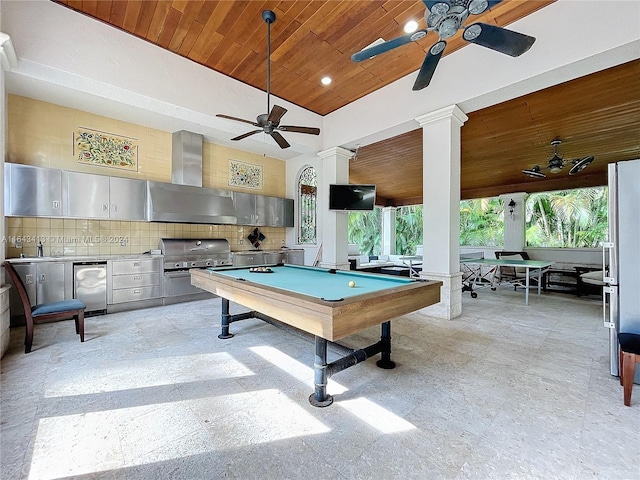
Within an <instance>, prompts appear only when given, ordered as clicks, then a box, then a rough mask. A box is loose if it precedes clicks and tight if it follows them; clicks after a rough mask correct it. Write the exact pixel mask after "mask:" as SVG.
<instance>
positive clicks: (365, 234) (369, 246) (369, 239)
mask: <svg viewBox="0 0 640 480" xmlns="http://www.w3.org/2000/svg"><path fill="white" fill-rule="evenodd" d="M347 236H348V239H349V243H357V244H358V245H360V253H361V254H363V255H380V248H381V247H380V246H381V245H382V210H380V208H378V207H375V208H374V209H373V211H372V212H349V223H348V234H347Z"/></svg>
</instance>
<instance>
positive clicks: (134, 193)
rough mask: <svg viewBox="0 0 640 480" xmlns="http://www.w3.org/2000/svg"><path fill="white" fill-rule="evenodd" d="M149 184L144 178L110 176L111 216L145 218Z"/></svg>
mask: <svg viewBox="0 0 640 480" xmlns="http://www.w3.org/2000/svg"><path fill="white" fill-rule="evenodd" d="M146 202H147V185H146V182H144V181H143V180H135V179H132V178H119V177H111V178H109V218H111V219H114V220H131V221H136V220H138V221H142V220H145V210H146Z"/></svg>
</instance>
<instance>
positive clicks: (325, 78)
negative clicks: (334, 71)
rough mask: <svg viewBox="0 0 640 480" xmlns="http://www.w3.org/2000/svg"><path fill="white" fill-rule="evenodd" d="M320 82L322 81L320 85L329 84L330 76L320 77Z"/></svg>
mask: <svg viewBox="0 0 640 480" xmlns="http://www.w3.org/2000/svg"><path fill="white" fill-rule="evenodd" d="M320 83H322V85H329V84H330V83H331V77H322V79H321V80H320Z"/></svg>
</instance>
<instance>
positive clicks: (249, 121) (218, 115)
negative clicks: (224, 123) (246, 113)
mask: <svg viewBox="0 0 640 480" xmlns="http://www.w3.org/2000/svg"><path fill="white" fill-rule="evenodd" d="M216 117H220V118H226V119H227V120H235V121H236V122H242V123H248V124H249V125H253V126H254V127H259V126H260V125H258V124H257V123H256V122H252V121H251V120H245V119H243V118H237V117H230V116H229V115H222V114H221V113H219V114H217V115H216Z"/></svg>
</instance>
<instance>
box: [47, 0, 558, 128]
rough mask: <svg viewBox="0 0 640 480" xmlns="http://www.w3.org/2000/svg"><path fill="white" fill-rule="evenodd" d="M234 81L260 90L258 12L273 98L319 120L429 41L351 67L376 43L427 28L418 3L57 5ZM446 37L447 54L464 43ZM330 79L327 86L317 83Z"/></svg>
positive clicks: (244, 0)
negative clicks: (268, 19)
mask: <svg viewBox="0 0 640 480" xmlns="http://www.w3.org/2000/svg"><path fill="white" fill-rule="evenodd" d="M55 1H56V2H57V3H60V4H63V5H66V6H68V7H69V8H72V9H74V10H77V11H78V12H82V13H84V14H86V15H89V16H91V17H94V18H96V19H98V20H101V21H103V22H106V23H108V24H110V25H113V26H114V27H116V28H119V29H122V30H124V31H126V32H129V33H131V34H132V35H135V36H137V37H140V38H141V39H144V40H146V41H148V42H151V43H153V44H156V45H158V46H159V47H162V48H165V49H167V50H170V51H172V52H174V53H176V54H178V55H181V56H183V57H186V58H188V59H190V60H193V61H194V62H197V63H199V64H201V65H204V66H206V67H209V68H211V69H213V70H216V71H217V72H220V73H223V74H225V75H227V76H229V77H231V78H234V79H236V80H239V81H240V82H243V83H246V84H249V85H252V86H254V87H256V88H259V89H261V90H266V79H267V24H266V23H265V22H264V20H262V16H261V15H262V12H263V11H264V10H266V9H269V10H272V11H273V12H274V13H275V14H276V21H275V22H274V23H273V24H272V25H271V92H272V93H273V94H274V95H276V96H278V97H281V98H284V99H286V100H288V101H290V102H292V103H295V104H296V105H299V106H301V107H304V108H306V109H308V110H311V111H313V112H316V113H318V114H320V115H326V114H328V113H330V112H332V111H334V110H337V109H338V108H340V107H343V106H344V105H346V104H348V103H351V102H353V101H354V100H357V99H358V98H361V97H363V96H365V95H367V94H368V93H371V92H373V91H374V90H377V89H379V88H381V87H383V86H385V85H388V84H389V83H391V82H393V81H395V80H398V79H399V78H401V77H404V76H405V75H408V74H410V73H412V72H414V71H416V70H417V69H418V68H419V67H420V65H421V64H422V61H423V60H424V57H425V54H426V52H427V50H428V49H429V48H430V47H431V46H432V45H433V44H434V43H435V42H436V41H437V39H438V37H437V35H436V34H434V33H431V34H429V35H427V36H426V37H424V38H423V39H421V40H418V41H417V42H414V43H412V44H410V45H406V46H404V47H403V48H402V49H399V50H396V51H395V52H394V54H393V55H390V56H386V60H385V61H383V62H377V61H376V62H360V63H354V62H352V61H351V55H352V54H353V53H355V52H357V51H359V50H361V49H362V48H364V47H366V46H367V45H369V44H370V43H372V42H373V41H374V40H377V39H378V38H383V39H385V40H390V39H392V38H395V37H398V36H400V35H404V32H403V30H402V29H403V26H404V24H405V23H406V22H407V21H409V20H416V21H418V23H419V25H420V28H425V27H426V25H425V20H424V13H425V5H424V3H423V2H422V1H421V0H390V1H385V0H382V1H381V0H331V1H325V0H269V1H262V0H240V1H237V0H234V1H229V0H223V1H212V0H206V1H205V0H188V1H185V0H173V1H171V0H145V1H139V0H99V1H97V0H55ZM553 1H555V0H535V1H523V0H507V1H503V2H501V3H499V4H497V5H495V6H494V7H492V8H491V9H489V10H487V11H486V12H485V13H483V14H482V15H476V16H474V17H473V19H474V21H480V22H485V23H491V24H496V25H500V26H505V25H508V24H509V23H512V22H514V21H516V20H518V19H520V18H522V17H524V16H526V15H529V14H531V13H533V12H535V11H536V10H538V9H540V8H542V7H544V6H546V5H548V4H550V3H553ZM465 44H466V42H465V41H463V40H462V38H461V36H460V34H459V33H458V35H456V36H455V37H453V38H452V39H451V40H450V42H449V44H448V45H447V48H446V50H445V55H448V54H451V53H453V52H454V51H455V50H457V49H458V48H460V47H462V46H463V45H465ZM325 75H328V76H330V77H332V79H333V82H332V83H331V85H329V86H327V87H325V86H323V85H322V84H321V83H320V79H321V78H322V77H323V76H325Z"/></svg>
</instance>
